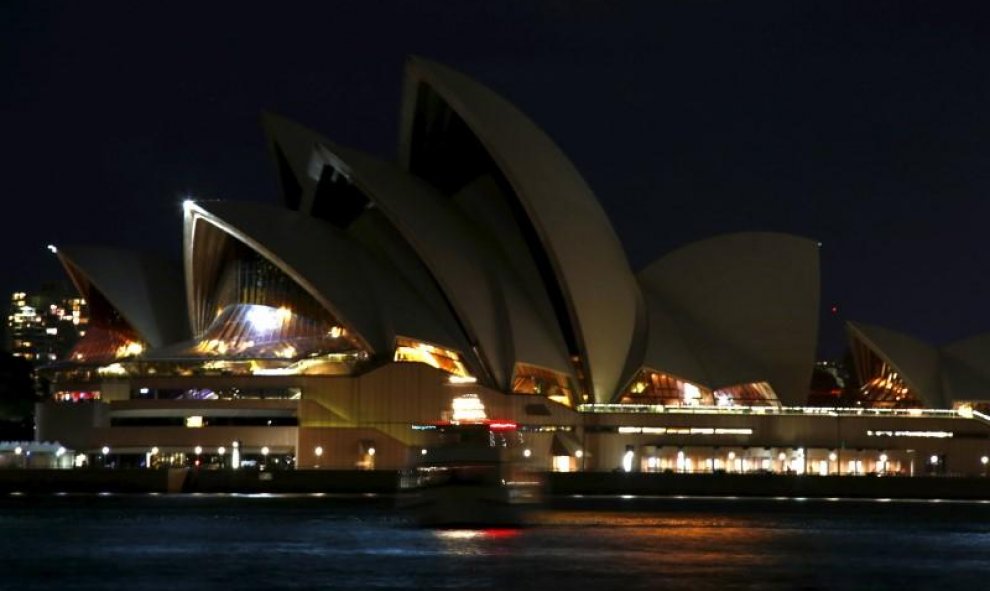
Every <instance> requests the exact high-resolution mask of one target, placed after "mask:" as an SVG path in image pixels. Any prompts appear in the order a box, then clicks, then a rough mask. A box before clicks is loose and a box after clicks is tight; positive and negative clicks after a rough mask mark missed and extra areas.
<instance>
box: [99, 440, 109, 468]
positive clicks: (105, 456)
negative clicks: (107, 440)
mask: <svg viewBox="0 0 990 591" xmlns="http://www.w3.org/2000/svg"><path fill="white" fill-rule="evenodd" d="M100 451H101V452H103V467H104V468H106V467H107V461H108V460H109V459H110V458H109V456H110V448H109V447H108V446H106V445H104V446H103V449H101V450H100Z"/></svg>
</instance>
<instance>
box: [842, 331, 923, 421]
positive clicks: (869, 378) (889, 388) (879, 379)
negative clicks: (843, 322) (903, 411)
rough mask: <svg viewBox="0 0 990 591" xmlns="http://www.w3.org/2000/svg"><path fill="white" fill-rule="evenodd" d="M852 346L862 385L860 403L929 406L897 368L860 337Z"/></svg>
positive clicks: (870, 406)
mask: <svg viewBox="0 0 990 591" xmlns="http://www.w3.org/2000/svg"><path fill="white" fill-rule="evenodd" d="M852 348H853V355H854V356H855V359H856V370H857V372H858V373H859V379H860V384H861V385H860V387H859V399H858V400H857V401H856V403H857V405H859V406H865V407H868V408H924V407H925V405H924V403H922V401H921V400H920V399H919V398H918V396H917V395H915V393H914V392H912V391H911V389H910V388H909V387H908V385H907V384H906V383H905V382H904V379H903V377H901V375H900V373H899V372H898V371H897V370H896V368H894V367H892V366H891V365H890V364H888V363H887V362H886V361H884V360H883V359H882V358H880V356H879V355H877V354H876V353H874V352H873V350H872V349H870V348H869V347H867V346H866V345H864V344H863V343H861V342H859V341H858V340H854V341H853V347H852Z"/></svg>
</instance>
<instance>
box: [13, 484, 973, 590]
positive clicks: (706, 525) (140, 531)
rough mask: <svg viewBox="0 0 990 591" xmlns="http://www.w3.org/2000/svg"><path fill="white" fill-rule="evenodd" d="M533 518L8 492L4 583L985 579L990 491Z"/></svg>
mask: <svg viewBox="0 0 990 591" xmlns="http://www.w3.org/2000/svg"><path fill="white" fill-rule="evenodd" d="M538 522H539V523H538V525H535V526H533V527H529V528H525V529H496V530H429V529H417V528H415V527H412V526H411V524H410V521H409V520H408V519H407V518H406V516H404V515H402V514H401V513H398V512H396V511H395V510H394V509H393V500H392V499H390V498H386V497H377V498H375V497H361V496H357V497H329V496H322V497H321V496H308V495H286V496H235V495H202V496H199V495H188V496H168V495H104V496H99V495H63V496H56V495H39V496H30V495H26V496H25V495H22V496H16V495H15V496H8V497H0V589H4V590H6V589H10V590H22V589H23V590H29V589H136V590H144V589H163V590H164V589H169V590H174V589H315V588H325V589H549V590H561V589H618V588H621V589H805V590H811V589H939V590H943V591H944V590H950V589H972V590H975V589H985V588H986V586H987V584H988V581H990V503H981V502H931V501H914V502H912V501H843V500H800V499H727V498H722V499H691V498H641V497H639V498H622V497H599V498H577V499H564V500H560V501H557V502H555V503H554V505H553V507H552V508H548V509H547V510H544V511H541V512H540V514H539V515H538Z"/></svg>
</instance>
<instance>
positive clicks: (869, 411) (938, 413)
mask: <svg viewBox="0 0 990 591" xmlns="http://www.w3.org/2000/svg"><path fill="white" fill-rule="evenodd" d="M577 409H578V411H579V412H587V413H649V414H713V415H789V416H829V417H839V416H905V417H937V418H958V417H962V418H969V416H967V414H966V413H962V412H960V411H958V410H954V409H938V408H926V409H921V408H830V407H817V406H779V407H778V406H664V405H661V404H581V405H578V407H577ZM972 415H973V416H979V418H981V419H982V420H984V421H987V422H988V423H990V416H988V415H985V414H983V413H980V412H978V411H972Z"/></svg>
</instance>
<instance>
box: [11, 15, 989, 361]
mask: <svg viewBox="0 0 990 591" xmlns="http://www.w3.org/2000/svg"><path fill="white" fill-rule="evenodd" d="M121 6H122V5H115V6H109V5H101V6H98V7H92V6H87V7H85V8H83V7H78V6H65V7H62V8H61V9H59V8H48V7H39V6H26V7H19V8H17V9H14V10H20V13H17V14H12V15H10V16H11V18H8V19H4V23H5V24H4V28H5V29H8V30H7V31H5V32H4V33H5V37H8V38H11V39H13V40H14V43H13V44H12V46H13V47H14V48H15V51H13V52H11V53H10V55H8V56H6V57H3V58H0V59H3V60H4V62H2V68H3V70H5V71H7V72H9V73H10V74H12V76H9V78H12V79H13V80H14V81H15V84H14V92H11V93H9V95H8V96H7V99H6V100H4V99H0V100H3V101H4V102H3V103H2V104H3V109H2V112H3V124H4V128H5V129H7V130H8V137H9V138H10V141H9V142H8V150H11V152H10V153H8V154H7V158H6V159H5V162H6V163H7V170H6V175H5V176H6V177H7V178H8V179H10V180H9V182H10V183H11V185H9V187H8V190H9V191H11V192H12V195H14V198H13V199H11V200H8V215H9V218H8V220H14V221H15V223H16V227H14V228H11V227H9V226H10V221H8V228H7V229H6V231H5V232H3V233H2V238H0V240H2V241H3V242H2V244H3V248H4V250H5V252H7V253H10V257H11V258H13V260H9V259H8V261H6V264H5V265H4V271H3V272H2V273H0V289H2V290H3V292H4V293H6V294H9V293H10V292H11V291H14V290H16V289H26V290H31V289H34V288H35V287H37V285H38V284H39V283H41V282H42V281H44V280H52V279H60V278H62V276H63V275H62V273H61V270H60V269H59V268H58V265H57V263H56V261H55V260H54V257H53V256H51V254H50V253H48V252H47V250H46V249H45V246H46V245H47V244H48V243H55V244H96V245H107V246H114V247H126V248H135V249H144V250H148V251H151V252H155V253H159V254H166V255H169V256H171V257H173V258H176V259H177V258H178V255H179V242H178V239H177V235H178V232H177V231H176V230H177V229H178V227H179V226H180V224H181V201H182V200H183V199H185V198H186V197H187V196H191V197H193V198H221V199H231V200H241V199H245V200H252V201H261V202H267V203H275V202H276V201H277V188H276V177H275V173H274V166H273V165H272V164H271V163H270V162H269V161H268V153H267V149H266V147H265V142H264V136H263V133H262V131H261V127H260V124H259V119H260V114H261V112H262V111H264V110H270V111H273V112H276V113H280V114H283V115H285V116H287V117H290V118H292V119H295V120H297V121H299V122H300V123H302V124H304V125H307V126H309V127H312V128H314V129H316V130H318V131H319V132H321V133H323V134H324V135H326V136H327V137H328V138H330V139H331V140H333V141H336V142H339V143H340V144H342V145H346V146H351V147H354V148H358V149H362V150H366V151H368V152H371V153H373V154H375V155H378V156H383V157H386V158H390V159H394V157H395V151H396V130H397V128H398V107H399V100H400V91H401V89H400V85H399V84H398V83H397V82H396V80H397V78H398V74H399V73H400V72H401V69H402V64H403V61H404V59H405V57H406V56H407V55H409V54H422V55H424V56H426V57H429V58H431V59H437V60H440V61H442V62H445V63H448V64H449V65H451V66H452V67H455V68H457V69H459V70H461V71H464V72H465V73H467V74H469V75H471V76H473V77H476V78H477V79H479V80H480V81H481V82H483V83H484V84H486V85H487V86H489V87H490V88H491V89H492V90H494V91H495V92H497V93H499V94H502V95H504V96H505V97H506V98H508V99H509V100H511V101H513V102H515V103H516V104H517V105H518V106H519V107H520V108H521V109H522V110H523V111H524V112H525V113H526V114H527V115H528V116H529V117H530V118H531V119H532V120H533V121H536V122H537V124H538V125H540V126H541V127H542V128H543V129H544V130H545V131H546V132H547V133H548V134H549V135H550V136H551V137H552V138H553V139H554V140H555V141H556V142H557V143H558V145H559V146H560V147H561V148H562V149H563V151H564V152H565V153H566V154H567V155H568V157H569V158H571V159H572V160H573V161H574V163H575V165H576V166H577V168H578V169H579V170H580V171H581V173H582V174H583V175H584V176H585V178H586V179H587V181H588V183H589V185H590V186H591V188H592V190H593V191H595V193H596V195H597V197H598V199H599V201H600V202H601V203H602V205H603V207H604V208H605V210H606V212H607V213H608V215H609V217H610V219H611V221H612V223H613V225H614V227H615V229H616V232H617V234H618V235H619V237H620V240H621V241H622V243H623V245H624V247H625V250H626V252H627V254H628V256H629V259H630V261H631V263H632V266H633V267H634V268H635V269H641V268H642V267H644V266H645V265H647V264H649V263H650V262H651V261H653V260H655V259H656V258H658V257H659V256H661V255H663V254H665V253H667V252H670V251H672V250H674V249H676V248H678V247H680V246H684V245H686V244H688V243H690V242H694V241H696V240H701V239H704V238H707V237H711V236H714V235H717V234H722V233H728V232H737V231H759V230H770V231H780V232H787V233H793V234H798V235H801V236H806V237H809V238H812V239H815V240H818V241H820V242H822V244H823V247H822V250H821V255H822V287H823V292H822V314H821V316H822V319H823V321H822V323H821V326H820V333H821V338H820V340H821V341H824V342H825V347H826V350H825V351H823V353H824V354H825V355H826V356H829V355H835V354H836V353H838V352H839V351H834V350H829V349H830V348H831V349H835V348H836V347H837V345H836V343H837V342H838V343H839V345H838V346H841V345H844V339H842V338H841V336H842V335H841V326H840V323H839V322H838V321H837V320H836V317H835V316H832V315H831V314H830V308H831V307H832V306H834V305H837V306H838V307H839V314H838V315H837V316H838V317H839V318H841V319H851V320H858V321H862V322H867V323H872V324H879V325H882V326H887V327H889V328H892V329H894V330H898V331H903V332H906V333H909V334H913V335H916V336H918V337H920V338H922V339H924V340H927V341H931V342H933V343H936V344H940V343H945V342H947V341H952V340H956V339H961V338H965V337H967V336H971V335H973V334H976V333H980V332H985V331H987V330H990V322H988V321H987V319H986V318H985V317H981V315H980V312H981V310H982V302H983V301H985V300H986V299H987V296H988V295H990V280H988V279H987V277H986V275H985V273H981V271H980V270H981V269H986V268H988V267H990V252H988V249H986V248H985V247H983V245H982V233H981V230H982V221H983V219H985V218H986V217H987V215H988V214H990V203H988V202H987V200H986V199H985V198H983V194H984V193H985V190H986V188H987V186H988V184H990V183H988V178H987V175H986V173H985V171H984V169H985V165H986V164H987V161H988V160H990V139H988V138H990V135H987V134H986V131H987V130H988V129H990V120H988V116H987V114H986V113H985V111H983V110H981V108H980V107H981V106H982V105H983V104H985V102H986V101H985V99H986V98H987V97H988V96H990V81H987V80H986V78H985V77H980V76H979V72H980V66H981V65H983V64H985V63H986V58H987V57H990V41H988V40H986V39H985V38H983V37H981V36H980V35H979V34H978V27H979V24H980V22H983V21H985V17H986V16H987V15H988V13H987V9H986V8H983V7H977V6H975V5H974V6H972V7H970V6H968V5H967V4H965V3H958V4H953V5H952V6H951V7H940V8H937V9H936V8H931V7H925V6H922V5H921V4H920V3H918V4H916V5H915V4H904V3H898V4H896V5H894V4H893V3H891V4H889V5H883V6H881V5H871V6H868V7H862V6H853V5H852V3H849V4H848V5H847V4H843V3H830V4H829V5H828V6H820V7H811V8H809V7H794V6H788V5H786V4H784V3H764V4H760V5H757V6H750V7H748V8H743V7H736V6H732V5H731V4H730V3H725V4H724V5H721V4H720V5H718V6H711V5H709V6H707V7H700V6H692V5H690V3H685V4H683V5H681V4H677V5H674V4H671V5H668V6H662V7H656V6H652V5H643V6H633V5H624V6H622V7H617V8H613V7H601V6H598V5H596V4H594V3H579V4H578V5H577V7H576V8H575V7H564V6H563V5H561V4H558V3H555V2H547V3H540V4H536V5H533V6H526V7H520V8H517V9H504V8H495V7H489V6H487V5H485V4H475V3H464V4H463V5H458V7H456V8H449V7H440V6H426V7H422V6H419V7H416V8H409V7H401V6H394V5H392V4H388V3H386V4H385V6H387V8H388V9H389V10H392V11H393V14H392V15H391V16H392V17H391V18H388V19H385V20H383V19H380V18H379V15H378V12H379V11H380V10H382V7H381V6H367V5H366V4H363V3H362V4H354V5H353V6H350V9H349V11H344V10H339V11H338V12H339V14H336V15H335V16H336V17H342V16H343V12H349V16H347V17H346V18H345V19H344V21H345V22H343V23H341V22H339V21H335V22H336V23H337V26H333V27H327V26H326V24H327V22H326V20H324V19H322V18H316V17H315V16H314V15H315V14H317V13H312V14H311V13H309V12H308V11H303V10H297V11H296V12H294V13H284V14H279V15H268V14H265V13H264V12H263V11H256V12H254V13H252V12H251V11H250V10H248V13H247V14H238V15H237V16H238V18H237V19H236V20H237V23H238V24H239V25H241V27H242V28H239V29H237V30H232V29H230V28H229V26H230V24H229V23H228V22H227V17H228V16H229V15H227V14H226V13H225V11H224V10H223V8H218V7H208V8H201V9H200V10H198V11H197V12H196V16H195V19H192V18H190V17H189V16H188V14H187V13H182V12H181V11H180V10H169V11H167V12H166V11H163V12H161V13H160V14H157V15H155V18H148V20H146V21H142V22H132V21H133V18H131V17H132V15H129V14H128V13H126V12H122V11H121V10H120V7H121ZM340 6H341V5H336V6H335V7H336V8H340ZM482 7H484V8H483V10H479V9H480V8H482ZM396 12H398V13H401V14H394V13H396ZM321 16H328V15H321ZM152 25H154V26H152ZM328 29H329V30H328ZM372 31H373V32H375V33H376V35H375V36H374V37H373V38H368V37H367V36H366V35H367V34H368V33H369V32H372ZM655 72H660V74H659V75H658V74H654V73H655ZM981 164H982V165H984V166H983V167H981V166H980V165H981ZM981 189H982V190H981ZM80 194H82V195H85V197H84V198H79V195H80ZM32 195H33V196H34V197H19V196H32ZM48 212H54V215H52V216H50V217H48V216H47V213H48ZM713 212H715V215H713ZM24 220H27V222H25V221H24ZM120 220H134V223H133V224H132V225H126V224H123V223H121V221H120ZM32 222H34V223H32ZM83 225H86V226H90V227H91V228H90V229H84V228H82V227H81V226H83ZM103 228H108V229H111V231H110V232H107V233H106V234H104V235H93V231H92V230H94V229H95V230H96V231H97V232H99V231H100V230H101V229H103ZM149 236H151V237H152V238H151V239H149ZM946 286H950V287H949V288H948V289H947V288H946Z"/></svg>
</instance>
